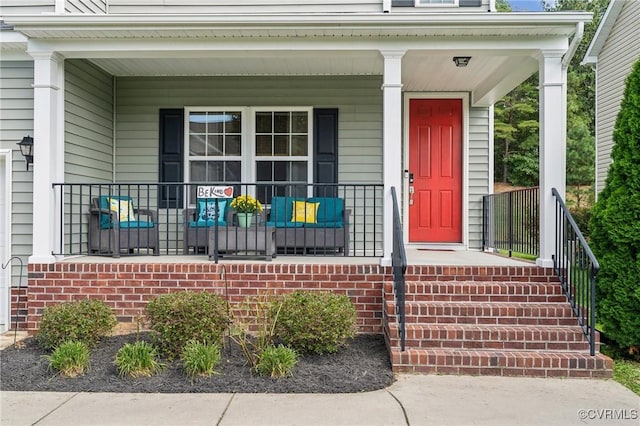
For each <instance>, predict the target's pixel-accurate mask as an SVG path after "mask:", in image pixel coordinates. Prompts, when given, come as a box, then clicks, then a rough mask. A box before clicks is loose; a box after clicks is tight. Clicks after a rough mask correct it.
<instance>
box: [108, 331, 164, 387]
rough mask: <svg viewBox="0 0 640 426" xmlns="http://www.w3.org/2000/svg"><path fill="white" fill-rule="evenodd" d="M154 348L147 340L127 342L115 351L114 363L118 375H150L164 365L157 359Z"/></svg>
mask: <svg viewBox="0 0 640 426" xmlns="http://www.w3.org/2000/svg"><path fill="white" fill-rule="evenodd" d="M157 358H158V353H157V351H156V348H154V347H153V345H151V344H150V343H148V342H145V341H142V340H138V341H137V342H135V343H127V344H126V345H124V346H123V347H121V348H120V349H119V350H118V353H116V360H115V364H116V367H117V368H118V375H120V377H131V378H137V377H150V376H153V375H154V374H156V373H158V372H160V370H162V368H163V367H164V365H163V364H161V363H160V362H159V361H158V360H157Z"/></svg>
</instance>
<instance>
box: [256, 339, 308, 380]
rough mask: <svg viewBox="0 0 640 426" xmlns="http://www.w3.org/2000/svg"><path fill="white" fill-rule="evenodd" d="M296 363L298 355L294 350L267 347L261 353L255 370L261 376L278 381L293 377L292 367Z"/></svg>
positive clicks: (279, 346) (280, 346)
mask: <svg viewBox="0 0 640 426" xmlns="http://www.w3.org/2000/svg"><path fill="white" fill-rule="evenodd" d="M297 363H298V354H297V353H296V351H295V350H293V349H291V348H288V347H286V346H283V345H278V346H269V347H268V348H266V349H265V350H264V351H262V354H261V355H260V360H259V361H258V364H257V365H256V367H255V370H256V372H257V373H258V374H259V375H261V376H271V377H272V378H274V379H278V378H281V377H286V376H293V367H295V366H296V364H297Z"/></svg>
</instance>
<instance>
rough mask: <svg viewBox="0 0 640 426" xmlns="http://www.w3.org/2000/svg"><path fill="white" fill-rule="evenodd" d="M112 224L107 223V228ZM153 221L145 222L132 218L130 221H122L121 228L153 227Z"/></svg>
mask: <svg viewBox="0 0 640 426" xmlns="http://www.w3.org/2000/svg"><path fill="white" fill-rule="evenodd" d="M111 227H112V226H111V224H107V226H106V228H111ZM153 227H154V223H153V222H145V221H142V220H130V221H129V222H120V229H125V228H127V229H134V228H153Z"/></svg>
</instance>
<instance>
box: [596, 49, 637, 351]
mask: <svg viewBox="0 0 640 426" xmlns="http://www.w3.org/2000/svg"><path fill="white" fill-rule="evenodd" d="M613 142H614V146H613V150H612V152H611V159H612V160H613V162H612V164H611V166H610V167H609V173H608V175H607V180H606V183H605V187H604V189H603V191H602V192H601V193H600V196H599V197H598V202H597V203H596V205H595V206H594V208H593V217H592V218H591V246H592V248H593V251H594V253H595V255H596V257H597V258H598V260H599V262H600V272H598V278H597V289H596V290H597V291H596V296H597V298H598V306H597V318H598V321H599V322H600V323H601V324H602V326H603V327H604V332H605V334H606V335H607V337H609V338H611V339H613V340H614V341H616V342H617V343H618V344H619V345H620V346H622V347H631V346H640V281H639V280H640V60H639V61H638V62H636V63H635V65H634V67H633V69H632V71H631V74H629V76H628V77H627V81H626V86H625V91H624V97H623V99H622V104H621V107H620V112H619V113H618V116H617V118H616V123H615V126H614V130H613Z"/></svg>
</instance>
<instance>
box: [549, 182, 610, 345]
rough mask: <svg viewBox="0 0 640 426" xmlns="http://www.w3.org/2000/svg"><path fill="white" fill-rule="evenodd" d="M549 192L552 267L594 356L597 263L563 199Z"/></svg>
mask: <svg viewBox="0 0 640 426" xmlns="http://www.w3.org/2000/svg"><path fill="white" fill-rule="evenodd" d="M551 191H552V193H553V196H554V197H555V199H556V236H555V250H554V252H555V254H554V255H553V269H554V271H555V272H556V274H557V275H558V278H559V279H560V282H561V284H562V288H563V290H564V292H565V294H566V295H567V299H568V300H569V303H570V304H571V308H572V309H573V313H574V314H575V315H576V317H577V318H578V323H579V324H580V327H582V332H583V333H584V335H585V336H586V338H587V340H588V341H589V345H590V353H591V355H592V356H593V355H595V351H596V328H595V327H596V313H595V307H596V275H597V273H598V269H599V268H600V266H599V265H598V260H597V259H596V257H595V256H594V254H593V252H592V251H591V249H590V248H589V244H587V241H586V240H585V238H584V236H583V235H582V232H580V229H579V228H578V225H577V224H576V222H575V220H574V219H573V217H572V216H571V213H570V212H569V210H568V209H567V206H566V205H565V203H564V200H563V199H562V197H561V196H560V194H559V193H558V191H557V190H556V189H555V188H553V189H552V190H551Z"/></svg>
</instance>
